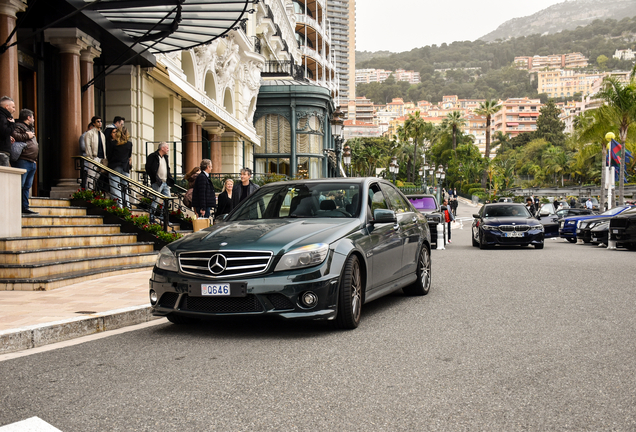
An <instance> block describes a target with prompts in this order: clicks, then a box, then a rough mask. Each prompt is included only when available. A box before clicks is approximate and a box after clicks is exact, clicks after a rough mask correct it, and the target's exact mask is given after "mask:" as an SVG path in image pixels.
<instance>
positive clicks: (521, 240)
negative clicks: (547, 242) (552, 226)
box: [482, 230, 545, 246]
mask: <svg viewBox="0 0 636 432" xmlns="http://www.w3.org/2000/svg"><path fill="white" fill-rule="evenodd" d="M523 234H524V235H523V237H506V236H505V233H503V232H500V231H485V230H484V231H483V234H482V241H483V243H484V244H485V245H489V246H492V245H502V246H507V245H510V246H528V245H536V244H543V242H544V238H545V237H544V233H543V232H542V231H539V230H531V231H528V232H525V233H523Z"/></svg>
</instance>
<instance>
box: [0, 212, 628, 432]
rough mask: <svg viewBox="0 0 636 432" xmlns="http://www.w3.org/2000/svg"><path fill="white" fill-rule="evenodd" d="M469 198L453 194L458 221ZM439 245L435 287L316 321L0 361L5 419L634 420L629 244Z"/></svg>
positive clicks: (230, 325) (244, 326)
mask: <svg viewBox="0 0 636 432" xmlns="http://www.w3.org/2000/svg"><path fill="white" fill-rule="evenodd" d="M473 212H474V208H471V207H468V206H460V209H459V215H460V216H470V214H472V213H473ZM452 239H453V243H452V244H451V245H449V246H448V247H447V249H446V250H443V251H437V250H434V251H433V285H432V288H431V292H430V294H429V295H427V296H424V297H406V296H404V295H402V294H401V293H396V294H394V295H392V296H389V297H386V298H383V299H380V300H377V301H374V302H372V303H370V304H367V305H365V306H364V308H363V316H362V323H361V325H360V327H359V328H358V329H356V330H353V331H337V330H333V329H332V328H331V327H330V326H329V325H325V324H324V323H298V322H280V321H260V320H259V321H254V320H241V321H231V322H228V321H222V322H216V321H215V322H208V323H203V324H200V325H197V326H194V327H183V326H176V325H173V324H170V323H167V322H165V323H160V324H159V325H155V326H150V327H146V328H144V329H141V330H137V331H133V332H128V333H124V334H117V335H113V336H110V337H105V338H102V339H99V340H91V341H87V342H85V343H81V344H78V345H75V346H69V347H65V348H59V349H54V350H50V351H47V352H41V353H34V354H31V355H27V356H24V357H20V358H15V359H11V360H5V361H1V362H0V406H1V407H2V408H1V409H0V426H2V425H7V424H10V423H14V422H18V421H21V420H24V419H28V418H30V417H34V416H37V417H39V418H40V419H42V420H44V421H46V422H47V423H49V424H50V425H52V426H54V427H56V428H58V429H59V430H61V431H63V432H71V431H176V430H180V431H267V430H280V431H333V430H339V431H413V430H422V431H424V430H425V431H606V430H614V431H630V430H632V431H633V430H635V429H636V391H635V390H634V389H636V361H635V360H634V359H635V358H636V344H635V343H634V341H635V340H636V316H635V314H634V305H635V304H636V290H635V289H634V280H633V279H634V271H633V263H634V259H635V258H636V254H635V253H634V252H628V251H626V250H620V249H619V250H615V251H610V250H605V249H600V248H597V247H595V246H590V245H573V244H569V243H567V242H565V241H562V240H546V246H545V249H543V250H535V249H534V248H505V249H502V248H494V249H489V250H483V251H482V250H479V249H478V248H475V247H472V246H471V240H470V225H468V224H465V225H464V229H462V230H454V231H453V235H452Z"/></svg>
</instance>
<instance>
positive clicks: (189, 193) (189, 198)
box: [183, 188, 194, 207]
mask: <svg viewBox="0 0 636 432" xmlns="http://www.w3.org/2000/svg"><path fill="white" fill-rule="evenodd" d="M193 192H194V188H190V189H188V191H187V192H186V193H185V195H184V196H183V205H184V206H186V207H192V193H193Z"/></svg>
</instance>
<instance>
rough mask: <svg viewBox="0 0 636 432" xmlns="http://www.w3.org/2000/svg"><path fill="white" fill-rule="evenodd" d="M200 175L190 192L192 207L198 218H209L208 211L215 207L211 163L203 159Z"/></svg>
mask: <svg viewBox="0 0 636 432" xmlns="http://www.w3.org/2000/svg"><path fill="white" fill-rule="evenodd" d="M200 168H201V174H199V175H198V176H197V179H196V180H195V181H194V188H193V190H192V207H194V211H195V213H196V214H197V216H199V217H203V218H209V217H210V210H211V209H212V208H215V207H216V195H215V193H214V185H213V184H212V179H211V178H210V173H211V172H212V161H211V160H210V159H203V160H202V161H201V165H200Z"/></svg>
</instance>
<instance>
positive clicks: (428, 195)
mask: <svg viewBox="0 0 636 432" xmlns="http://www.w3.org/2000/svg"><path fill="white" fill-rule="evenodd" d="M406 197H407V198H435V199H437V198H436V197H435V195H433V194H407V195H406Z"/></svg>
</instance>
